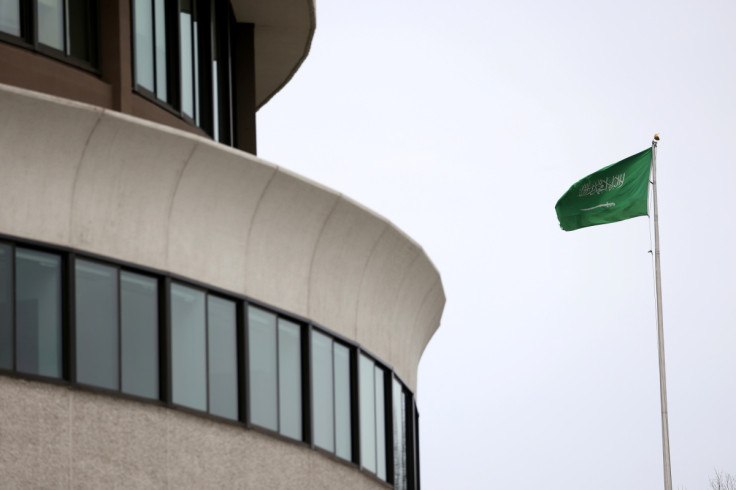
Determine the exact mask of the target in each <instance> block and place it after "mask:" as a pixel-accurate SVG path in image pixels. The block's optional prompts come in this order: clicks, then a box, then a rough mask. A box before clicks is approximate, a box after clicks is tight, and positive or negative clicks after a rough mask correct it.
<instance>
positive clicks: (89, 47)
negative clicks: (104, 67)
mask: <svg viewBox="0 0 736 490" xmlns="http://www.w3.org/2000/svg"><path fill="white" fill-rule="evenodd" d="M97 5H98V3H97V0H33V1H31V2H23V1H21V0H0V33H3V34H6V35H8V36H10V39H13V40H14V41H15V42H17V43H18V44H20V45H23V46H25V47H28V48H32V49H37V50H38V51H40V52H43V53H44V54H47V55H50V56H53V57H55V58H60V59H62V60H64V61H67V62H72V63H74V64H76V65H79V66H82V67H87V68H95V67H96V66H97V44H98V42H97V17H98V13H97ZM6 39H7V38H6Z"/></svg>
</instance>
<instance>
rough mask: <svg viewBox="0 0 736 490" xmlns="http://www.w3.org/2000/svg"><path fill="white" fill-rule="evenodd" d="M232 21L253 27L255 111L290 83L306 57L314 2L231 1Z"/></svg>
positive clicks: (275, 0) (294, 0) (309, 0)
mask: <svg viewBox="0 0 736 490" xmlns="http://www.w3.org/2000/svg"><path fill="white" fill-rule="evenodd" d="M230 3H231V5H232V7H233V12H234V13H235V19H236V20H237V21H238V22H247V23H252V24H254V25H255V29H254V31H255V34H254V35H255V39H254V43H255V77H256V108H257V109H260V108H261V107H262V106H263V105H264V104H265V103H266V102H268V101H269V100H270V99H271V97H273V96H274V95H275V94H276V93H277V92H278V91H279V90H281V88H282V87H283V86H284V85H286V83H287V82H288V81H289V80H291V77H293V76H294V73H296V71H297V70H298V69H299V66H301V64H302V62H303V61H304V59H305V58H306V57H307V54H308V53H309V48H310V46H311V44H312V37H313V36H314V28H315V25H316V24H315V14H314V12H315V6H314V0H268V1H265V2H264V1H257V0H231V2H230Z"/></svg>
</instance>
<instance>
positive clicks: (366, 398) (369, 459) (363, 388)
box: [358, 355, 376, 473]
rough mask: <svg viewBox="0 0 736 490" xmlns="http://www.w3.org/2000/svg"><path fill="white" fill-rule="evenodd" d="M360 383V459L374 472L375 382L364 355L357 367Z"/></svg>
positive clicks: (373, 371) (371, 368)
mask: <svg viewBox="0 0 736 490" xmlns="http://www.w3.org/2000/svg"><path fill="white" fill-rule="evenodd" d="M358 382H359V383H360V459H361V463H362V465H363V467H364V468H365V469H367V470H369V471H372V472H374V473H375V472H376V384H375V365H374V363H373V361H371V360H370V359H369V358H367V357H365V356H364V355H361V356H360V363H359V369H358Z"/></svg>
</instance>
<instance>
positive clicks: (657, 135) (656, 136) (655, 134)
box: [654, 133, 659, 141]
mask: <svg viewBox="0 0 736 490" xmlns="http://www.w3.org/2000/svg"><path fill="white" fill-rule="evenodd" d="M654 141H659V133H654Z"/></svg>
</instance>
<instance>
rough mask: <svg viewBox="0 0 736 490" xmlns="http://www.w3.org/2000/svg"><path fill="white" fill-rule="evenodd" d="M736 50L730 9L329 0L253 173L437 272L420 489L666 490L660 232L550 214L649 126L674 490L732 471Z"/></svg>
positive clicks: (645, 139) (264, 119)
mask: <svg viewBox="0 0 736 490" xmlns="http://www.w3.org/2000/svg"><path fill="white" fill-rule="evenodd" d="M735 53H736V2H733V1H727V0H720V1H699V2H696V1H692V0H690V1H678V0H669V1H644V0H639V1H633V0H618V1H616V2H610V1H608V2H601V1H591V0H585V1H583V0H579V1H571V0H558V1H555V2H546V1H541V0H538V1H527V0H520V1H513V2H510V1H503V2H501V1H495V0H477V1H476V0H453V1H447V0H445V1H435V0H422V1H419V0H373V1H371V2H351V1H345V0H317V31H316V34H315V37H314V41H313V43H312V48H311V52H310V55H309V57H308V58H307V60H306V61H305V63H304V64H303V65H302V67H301V69H300V70H299V71H298V72H297V74H296V75H295V77H294V78H293V80H292V81H291V82H290V83H289V84H288V85H287V86H286V87H285V88H284V89H283V90H282V91H281V92H280V93H279V94H278V95H277V96H276V97H275V98H274V99H273V100H272V101H271V102H270V103H269V104H268V105H267V106H266V107H264V108H263V109H262V110H261V111H260V112H259V113H258V124H259V136H258V144H259V156H261V157H262V158H264V159H266V160H269V161H272V162H274V163H276V164H279V165H282V166H284V167H286V168H289V169H291V170H293V171H295V172H297V173H300V174H302V175H305V176H307V177H309V178H311V179H314V180H316V181H318V182H321V183H323V184H325V185H328V186H330V187H332V188H334V189H337V190H339V191H340V192H343V193H345V194H346V195H348V196H350V197H352V198H353V199H355V200H357V201H359V202H361V203H362V204H364V205H366V206H368V207H369V208H371V209H373V210H375V211H376V212H378V213H379V214H381V215H383V216H385V217H387V218H388V219H389V220H391V221H392V222H394V223H395V224H396V225H397V226H399V227H400V228H401V229H403V230H404V231H405V232H407V233H408V234H409V235H410V236H411V237H413V238H414V239H415V240H416V241H417V242H419V243H420V244H421V245H422V246H423V247H424V249H425V251H426V252H427V254H428V255H429V257H430V258H431V259H432V260H433V262H434V263H435V265H436V266H437V268H438V269H439V271H440V273H441V275H442V278H443V282H444V287H445V293H446V295H447V305H446V307H445V313H444V317H443V319H442V325H441V327H440V329H439V330H438V332H437V333H436V334H435V336H434V338H433V339H432V341H431V342H430V344H429V346H428V347H427V350H426V351H425V354H424V357H423V359H422V362H421V364H420V370H419V390H418V402H419V409H420V414H421V443H422V446H421V456H422V484H423V488H424V489H425V490H445V489H486V488H488V489H511V488H513V489H535V490H536V489H541V488H543V489H552V490H558V489H559V490H562V489H564V490H570V489H603V490H607V489H612V490H613V489H616V490H621V489H627V490H629V489H634V490H637V489H642V490H649V489H657V488H663V483H662V451H661V428H660V406H659V381H658V380H659V377H658V367H657V335H656V320H655V303H654V286H653V264H652V260H651V255H650V254H649V253H648V251H649V250H650V248H651V244H650V243H651V242H650V233H649V229H650V226H651V223H650V222H649V220H648V218H646V217H642V218H635V219H632V220H629V221H624V222H621V223H616V224H612V225H606V226H598V227H592V228H587V229H583V230H579V231H575V232H570V233H566V232H563V231H561V230H560V229H559V226H558V223H557V220H556V216H555V212H554V205H555V202H556V201H557V199H558V198H559V197H560V196H561V195H562V194H563V193H564V192H565V191H566V190H567V188H568V187H569V186H570V185H571V184H572V183H573V182H575V181H577V180H578V179H580V178H582V177H583V176H585V175H587V174H589V173H591V172H593V171H595V170H598V169H599V168H601V167H603V166H605V165H608V164H611V163H613V162H616V161H618V160H621V159H622V158H624V157H627V156H629V155H631V154H633V153H636V152H639V151H641V150H643V149H645V148H647V147H648V146H649V145H650V143H651V139H652V135H653V134H654V133H655V132H659V133H660V134H661V136H662V141H661V142H660V145H659V153H658V174H659V175H658V177H659V211H660V232H661V250H662V254H661V257H662V281H663V300H664V327H665V342H666V356H667V374H668V379H667V383H668V391H669V410H670V418H669V421H670V442H671V451H672V476H673V481H674V487H675V488H676V489H687V490H698V489H706V488H709V485H708V479H709V477H710V476H712V474H713V471H714V468H717V469H721V470H724V471H727V472H730V473H733V474H736V409H735V408H734V407H736V258H735V257H736V253H735V252H736V224H735V220H734V215H735V211H736V203H735V202H734V199H733V198H732V197H731V193H732V192H731V186H733V185H734V182H736V165H735V164H736V161H735V160H736V157H735V155H736V137H735V136H734V130H736V54H735Z"/></svg>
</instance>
